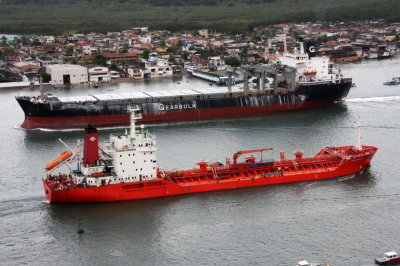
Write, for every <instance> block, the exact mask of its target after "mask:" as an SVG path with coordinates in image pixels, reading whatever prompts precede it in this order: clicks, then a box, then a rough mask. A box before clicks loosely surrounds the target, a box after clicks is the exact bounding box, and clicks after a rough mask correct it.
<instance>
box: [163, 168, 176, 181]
mask: <svg viewBox="0 0 400 266" xmlns="http://www.w3.org/2000/svg"><path fill="white" fill-rule="evenodd" d="M161 174H162V177H164V179H168V180H169V181H171V182H172V183H175V182H174V180H172V179H171V178H170V177H169V176H167V174H166V173H165V171H164V170H161Z"/></svg>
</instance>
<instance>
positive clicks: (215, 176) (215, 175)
mask: <svg viewBox="0 0 400 266" xmlns="http://www.w3.org/2000/svg"><path fill="white" fill-rule="evenodd" d="M212 173H213V175H214V178H215V179H217V180H218V175H217V170H215V168H214V167H213V168H212Z"/></svg>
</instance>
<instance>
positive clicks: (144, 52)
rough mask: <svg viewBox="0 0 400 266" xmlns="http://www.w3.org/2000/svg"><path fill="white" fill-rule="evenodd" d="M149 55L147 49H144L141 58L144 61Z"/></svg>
mask: <svg viewBox="0 0 400 266" xmlns="http://www.w3.org/2000/svg"><path fill="white" fill-rule="evenodd" d="M149 55H150V50H149V49H144V50H143V53H142V57H143V58H144V59H149Z"/></svg>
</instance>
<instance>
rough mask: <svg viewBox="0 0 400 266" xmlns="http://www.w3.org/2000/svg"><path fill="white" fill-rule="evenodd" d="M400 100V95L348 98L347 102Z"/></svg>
mask: <svg viewBox="0 0 400 266" xmlns="http://www.w3.org/2000/svg"><path fill="white" fill-rule="evenodd" d="M392 101H400V96H382V97H365V98H352V99H347V100H346V103H367V102H392Z"/></svg>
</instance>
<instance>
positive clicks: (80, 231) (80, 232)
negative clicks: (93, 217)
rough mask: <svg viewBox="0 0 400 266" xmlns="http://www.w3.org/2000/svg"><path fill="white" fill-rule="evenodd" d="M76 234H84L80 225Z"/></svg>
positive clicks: (80, 224)
mask: <svg viewBox="0 0 400 266" xmlns="http://www.w3.org/2000/svg"><path fill="white" fill-rule="evenodd" d="M76 232H77V233H78V234H83V233H84V232H85V230H83V228H82V223H79V224H78V230H77V231H76Z"/></svg>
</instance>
